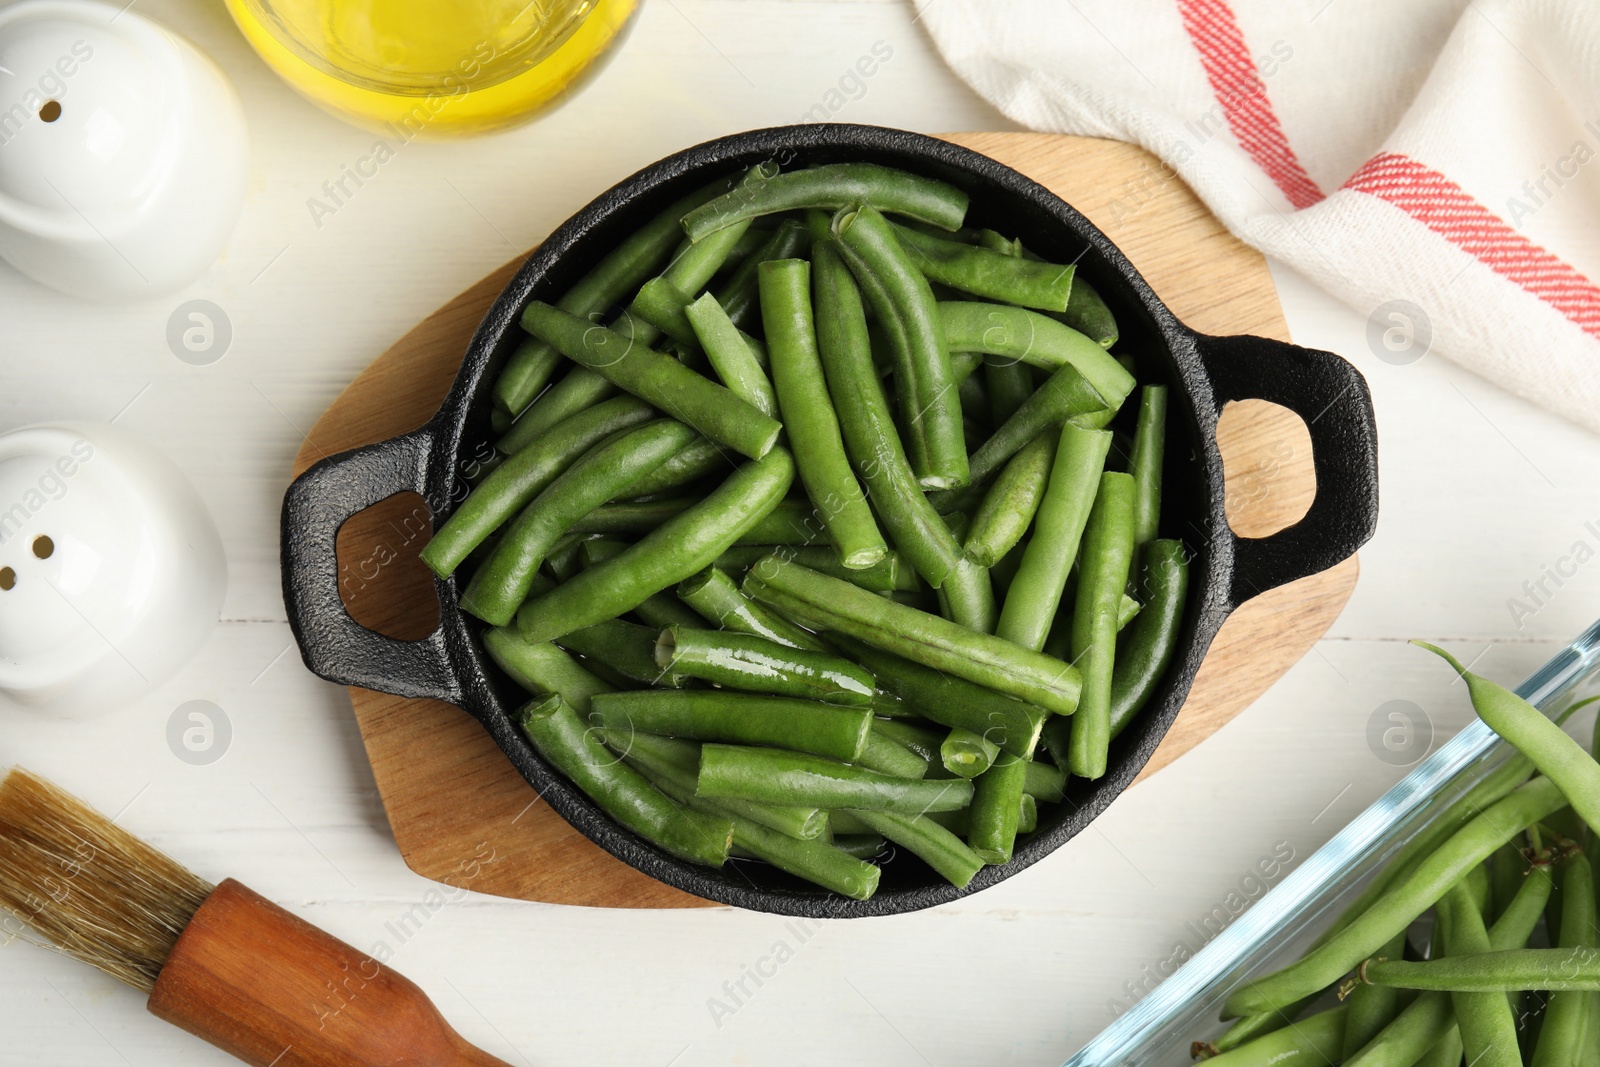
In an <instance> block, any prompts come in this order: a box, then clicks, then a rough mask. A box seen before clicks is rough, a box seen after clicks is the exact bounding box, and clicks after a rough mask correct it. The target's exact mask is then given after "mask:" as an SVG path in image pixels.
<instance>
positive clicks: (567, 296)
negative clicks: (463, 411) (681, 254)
mask: <svg viewBox="0 0 1600 1067" xmlns="http://www.w3.org/2000/svg"><path fill="white" fill-rule="evenodd" d="M727 191H728V182H727V180H726V179H722V180H718V181H715V182H712V183H711V184H709V185H706V186H704V187H702V188H700V189H697V190H695V191H694V192H692V193H690V194H689V195H688V196H686V197H683V198H682V199H680V200H677V201H676V202H674V203H673V204H672V205H671V206H669V207H668V208H667V209H666V210H665V211H663V212H661V214H659V215H657V216H656V217H655V218H653V219H651V220H650V221H649V222H647V223H645V224H644V225H643V226H641V227H639V229H637V230H635V231H634V232H633V233H632V234H630V235H629V236H628V237H627V238H626V239H625V240H624V241H623V242H622V243H621V244H619V245H617V247H615V248H613V249H612V250H611V251H610V252H607V253H606V254H605V256H604V257H602V258H601V260H600V262H599V263H596V264H595V265H594V266H593V267H591V268H590V269H589V272H588V273H587V274H585V275H584V276H583V277H582V278H580V279H578V281H577V283H576V284H574V285H573V286H572V288H571V289H568V290H567V291H566V292H565V293H563V294H562V295H561V298H560V299H559V300H557V301H556V307H558V308H560V309H561V310H562V311H570V312H572V314H574V315H582V316H585V317H587V316H590V315H595V314H598V313H600V312H602V311H604V310H605V309H606V308H608V307H610V306H611V305H612V304H615V303H617V302H618V301H620V300H621V299H622V298H623V297H624V296H625V295H626V294H627V293H628V292H630V291H631V290H633V289H634V288H636V287H637V286H638V285H639V284H640V283H641V282H643V281H644V280H645V279H646V278H648V277H649V276H650V275H651V273H652V272H654V271H655V270H656V268H657V267H658V266H659V265H660V264H661V261H662V260H663V259H665V258H666V257H667V254H668V253H669V252H671V251H672V249H673V248H674V247H675V246H676V245H677V243H678V239H679V237H680V235H681V234H682V228H681V227H680V226H679V224H678V220H679V219H680V218H682V217H683V214H684V213H685V212H687V211H692V210H693V209H695V208H697V207H699V206H700V205H701V204H704V203H705V202H706V201H708V200H710V199H711V198H713V197H715V196H720V195H722V194H723V193H724V192H727ZM559 355H560V354H559V353H558V352H556V350H555V349H554V348H552V347H551V346H550V345H547V344H545V343H544V342H543V341H533V342H528V343H524V344H523V345H522V346H520V347H519V348H518V349H517V351H516V352H514V353H512V355H511V357H510V358H509V359H507V360H506V365H505V367H504V368H503V369H502V370H501V371H500V376H499V377H498V378H497V379H495V383H494V393H493V396H494V405H495V409H496V410H497V411H502V412H504V413H506V414H508V415H516V414H518V413H519V412H521V411H522V410H523V409H524V408H526V407H527V406H528V405H529V404H530V403H532V402H533V399H534V397H536V396H537V395H538V394H539V390H541V389H543V388H544V385H545V382H547V381H549V374H550V371H549V370H547V369H545V368H546V367H547V366H548V367H550V368H552V369H553V367H554V364H555V362H557V361H558V359H559ZM541 377H542V380H541Z"/></svg>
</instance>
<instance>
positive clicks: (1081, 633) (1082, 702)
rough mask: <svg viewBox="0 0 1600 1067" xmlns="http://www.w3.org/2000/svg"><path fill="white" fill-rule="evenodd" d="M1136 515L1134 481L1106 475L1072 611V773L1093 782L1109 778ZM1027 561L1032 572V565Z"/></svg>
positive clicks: (1085, 535) (1097, 497)
mask: <svg viewBox="0 0 1600 1067" xmlns="http://www.w3.org/2000/svg"><path fill="white" fill-rule="evenodd" d="M1133 514H1134V484H1133V478H1132V476H1130V475H1127V474H1122V473H1120V472H1116V471H1107V472H1106V473H1105V474H1102V475H1101V476H1100V492H1099V493H1097V494H1096V495H1095V501H1094V510H1093V511H1092V512H1090V514H1089V524H1088V526H1087V527H1085V529H1084V532H1083V562H1082V564H1081V567H1080V574H1079V578H1078V598H1077V603H1076V604H1075V605H1074V607H1073V611H1072V661H1073V663H1075V664H1077V666H1078V670H1079V671H1081V672H1082V675H1083V691H1082V694H1081V696H1080V697H1079V701H1078V711H1077V714H1075V715H1074V716H1073V717H1072V742H1071V746H1070V748H1069V753H1070V755H1069V758H1068V763H1067V769H1068V770H1069V771H1071V772H1072V773H1073V774H1075V775H1078V776H1079V777H1080V778H1088V779H1091V780H1093V779H1095V778H1100V777H1102V776H1103V775H1104V774H1105V773H1106V763H1107V761H1108V759H1109V757H1110V749H1111V676H1112V673H1113V672H1114V670H1115V667H1116V662H1115V661H1116V654H1117V629H1118V627H1117V612H1118V609H1119V608H1120V606H1121V603H1122V591H1123V589H1125V588H1126V587H1127V585H1128V571H1129V568H1130V566H1131V564H1132V560H1133ZM1037 542H1038V538H1035V539H1034V543H1037ZM1029 547H1032V546H1031V545H1030V546H1029ZM1022 562H1023V566H1024V567H1026V566H1027V562H1028V561H1027V560H1026V559H1024V560H1023V561H1022Z"/></svg>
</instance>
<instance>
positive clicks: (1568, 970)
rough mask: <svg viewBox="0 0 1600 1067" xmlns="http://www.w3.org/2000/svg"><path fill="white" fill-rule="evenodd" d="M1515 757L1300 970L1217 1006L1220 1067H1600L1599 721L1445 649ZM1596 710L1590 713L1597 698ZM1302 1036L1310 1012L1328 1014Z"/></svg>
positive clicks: (1214, 1055) (1314, 1019) (1319, 943)
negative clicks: (1578, 729)
mask: <svg viewBox="0 0 1600 1067" xmlns="http://www.w3.org/2000/svg"><path fill="white" fill-rule="evenodd" d="M1416 643H1417V644H1419V645H1421V646H1422V647H1423V648H1426V649H1428V650H1429V651H1431V652H1434V653H1436V654H1438V655H1439V656H1441V657H1443V658H1444V660H1445V661H1446V662H1447V663H1449V664H1450V666H1451V667H1452V668H1454V669H1455V671H1456V672H1457V673H1458V674H1459V675H1460V676H1461V678H1462V679H1463V680H1464V681H1465V682H1466V685H1467V691H1468V693H1469V695H1470V696H1471V699H1472V704H1473V708H1474V709H1475V710H1476V711H1477V713H1478V716H1479V718H1481V719H1482V720H1483V721H1484V722H1486V723H1488V724H1489V725H1490V726H1491V727H1493V728H1494V730H1495V731H1496V732H1497V733H1498V734H1500V736H1501V737H1502V738H1504V739H1505V740H1506V741H1507V742H1509V743H1510V744H1511V745H1512V747H1513V748H1515V749H1516V754H1515V755H1514V756H1513V757H1512V758H1511V759H1509V760H1507V761H1506V762H1505V763H1504V764H1503V765H1502V766H1500V767H1498V768H1497V769H1495V770H1494V771H1492V772H1491V773H1489V774H1488V775H1486V776H1485V777H1484V778H1483V779H1482V780H1481V781H1480V782H1479V783H1478V784H1477V785H1475V786H1473V787H1472V788H1471V789H1469V790H1468V791H1466V792H1465V793H1463V794H1462V795H1461V796H1460V797H1459V798H1458V799H1456V800H1455V801H1453V802H1452V803H1450V804H1449V805H1448V806H1447V807H1446V808H1444V810H1442V811H1440V812H1438V813H1437V814H1436V815H1434V816H1433V817H1432V818H1431V819H1430V821H1429V823H1428V824H1427V825H1426V826H1424V827H1423V828H1422V829H1421V830H1420V831H1419V832H1418V833H1417V834H1416V835H1415V836H1414V837H1413V838H1412V839H1411V840H1410V841H1408V842H1407V843H1406V844H1405V845H1403V846H1402V847H1401V848H1400V849H1399V851H1398V852H1397V853H1396V854H1395V856H1394V857H1393V858H1391V860H1390V861H1389V864H1388V866H1387V867H1386V868H1385V869H1383V870H1382V871H1380V872H1379V873H1378V874H1377V875H1376V876H1375V878H1374V879H1373V880H1372V882H1371V883H1370V885H1369V886H1368V887H1367V889H1366V890H1364V891H1363V892H1362V893H1361V895H1360V896H1359V897H1358V898H1357V899H1356V900H1355V901H1354V902H1353V903H1352V904H1351V905H1349V906H1348V908H1347V909H1346V910H1345V912H1344V913H1343V914H1342V915H1340V916H1339V917H1338V918H1337V919H1336V920H1335V921H1334V923H1333V924H1332V925H1331V926H1330V927H1329V928H1328V930H1327V931H1325V932H1324V933H1323V935H1322V936H1321V937H1319V938H1318V939H1317V940H1316V941H1315V942H1313V943H1312V946H1311V949H1310V950H1309V951H1308V952H1307V953H1306V954H1305V955H1304V956H1303V957H1301V958H1300V959H1299V960H1298V961H1296V962H1295V963H1293V964H1291V965H1290V966H1289V967H1287V968H1284V969H1283V970H1281V971H1278V972H1276V973H1273V974H1269V975H1265V976H1262V977H1257V978H1252V979H1251V980H1250V981H1248V982H1247V983H1245V984H1244V985H1243V986H1242V987H1240V988H1239V989H1237V990H1235V991H1234V993H1233V994H1232V995H1231V996H1230V997H1229V998H1228V1001H1227V1006H1226V1009H1225V1014H1226V1015H1227V1016H1228V1017H1237V1019H1238V1021H1237V1022H1235V1023H1234V1024H1233V1026H1232V1027H1231V1028H1230V1029H1229V1030H1227V1031H1226V1032H1225V1033H1224V1034H1223V1035H1222V1036H1221V1037H1219V1038H1217V1039H1216V1040H1215V1041H1210V1042H1196V1043H1195V1045H1194V1053H1195V1055H1196V1057H1197V1058H1203V1059H1205V1060H1206V1061H1207V1062H1208V1063H1209V1064H1214V1065H1216V1067H1267V1065H1269V1064H1277V1063H1282V1062H1288V1061H1291V1060H1292V1061H1293V1062H1294V1063H1295V1064H1306V1065H1311V1064H1323V1065H1332V1064H1344V1065H1345V1067H1411V1065H1413V1064H1415V1065H1422V1067H1460V1065H1461V1064H1463V1063H1465V1064H1467V1065H1469V1067H1473V1065H1482V1067H1525V1065H1526V1067H1556V1065H1558V1064H1559V1065H1561V1067H1578V1065H1580V1064H1584V1065H1588V1064H1600V927H1597V925H1596V913H1597V900H1596V887H1595V881H1596V880H1595V869H1594V864H1595V863H1596V862H1597V861H1600V805H1597V801H1600V761H1597V760H1596V758H1595V752H1596V749H1600V721H1597V723H1596V729H1595V736H1594V741H1593V743H1592V744H1591V746H1590V748H1589V749H1588V750H1585V748H1584V746H1583V745H1581V744H1579V743H1578V742H1577V741H1576V740H1574V739H1573V738H1572V737H1571V736H1570V735H1569V734H1568V733H1567V732H1566V730H1564V729H1563V728H1562V725H1561V724H1562V723H1563V722H1564V721H1565V720H1566V718H1567V717H1569V716H1570V715H1571V714H1572V713H1573V712H1574V711H1577V710H1578V709H1579V708H1581V707H1583V706H1585V705H1587V704H1589V703H1591V701H1590V700H1585V701H1580V702H1578V703H1576V704H1573V705H1571V706H1569V707H1568V708H1567V709H1566V710H1565V711H1563V712H1562V714H1561V716H1560V717H1558V718H1557V719H1554V720H1552V719H1550V718H1547V717H1546V716H1545V715H1544V714H1543V713H1542V712H1540V711H1539V709H1537V708H1535V707H1533V706H1532V705H1531V704H1529V703H1528V702H1527V701H1525V700H1523V699H1522V698H1520V697H1518V696H1517V695H1516V694H1515V693H1513V692H1511V691H1510V690H1508V689H1506V688H1504V687H1502V686H1500V685H1498V684H1496V683H1494V682H1492V681H1490V680H1489V679H1487V678H1484V677H1482V676H1480V675H1477V674H1474V673H1472V672H1471V671H1469V670H1467V669H1466V668H1465V667H1463V666H1462V665H1461V664H1460V663H1459V662H1458V661H1457V660H1456V659H1455V658H1454V657H1453V656H1451V655H1450V654H1449V653H1448V652H1445V651H1444V650H1443V649H1439V648H1436V647H1434V646H1432V645H1427V644H1423V643H1422V642H1420V641H1419V642H1416ZM1593 699H1600V698H1593ZM1336 1001H1342V1002H1343V1003H1342V1004H1339V1006H1337V1007H1329V1008H1328V1010H1324V1011H1321V1012H1319V1013H1318V1014H1315V1015H1313V1016H1310V1017H1309V1018H1306V1019H1301V1018H1300V1015H1301V1014H1302V1013H1303V1012H1306V1011H1308V1010H1310V1009H1313V1008H1315V1007H1318V1006H1319V1005H1321V1006H1327V1005H1332V1004H1334V1003H1335V1002H1336Z"/></svg>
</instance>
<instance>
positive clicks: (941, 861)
mask: <svg viewBox="0 0 1600 1067" xmlns="http://www.w3.org/2000/svg"><path fill="white" fill-rule="evenodd" d="M855 814H856V815H857V817H859V818H860V819H861V821H862V822H864V823H866V824H867V825H868V826H870V827H871V828H872V829H873V830H875V831H877V832H878V833H880V834H882V835H883V836H884V837H886V838H888V839H889V840H890V841H893V842H894V843H895V844H897V845H899V846H900V847H901V848H904V849H906V850H908V851H910V852H911V853H913V854H914V855H916V856H917V857H919V858H920V859H921V860H922V862H924V863H926V864H927V865H928V866H929V867H932V868H933V869H934V870H935V871H936V872H938V873H939V874H940V875H942V876H943V877H944V878H945V880H946V881H948V882H949V883H950V884H951V885H953V886H955V887H956V888H957V889H965V888H966V887H967V885H968V883H970V882H971V881H972V878H973V876H974V875H976V874H977V873H978V872H979V871H981V870H983V858H982V857H981V856H979V855H978V854H977V853H976V852H974V851H973V850H972V849H970V848H968V847H967V844H966V842H964V841H962V840H961V838H959V837H957V836H956V835H955V834H953V833H951V832H950V831H949V830H946V829H945V828H944V827H943V826H940V825H939V824H938V823H937V822H935V821H934V820H933V819H931V818H929V817H928V816H927V815H926V814H903V813H895V812H886V811H858V812H856V813H855Z"/></svg>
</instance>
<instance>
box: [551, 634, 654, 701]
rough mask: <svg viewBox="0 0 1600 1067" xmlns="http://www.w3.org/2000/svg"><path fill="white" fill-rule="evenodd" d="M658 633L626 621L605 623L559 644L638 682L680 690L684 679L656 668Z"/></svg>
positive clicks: (566, 636) (565, 637)
mask: <svg viewBox="0 0 1600 1067" xmlns="http://www.w3.org/2000/svg"><path fill="white" fill-rule="evenodd" d="M657 632H658V631H656V630H655V629H654V628H652V627H649V626H640V625H639V624H638V623H636V622H628V621H627V620H625V619H605V620H603V621H601V622H597V623H595V624H593V625H592V626H584V627H582V628H580V629H577V630H573V631H572V632H570V633H565V634H562V635H560V636H559V637H557V638H556V644H558V645H560V646H561V647H562V648H565V649H567V650H568V651H569V652H576V653H577V654H578V655H580V656H583V657H584V658H585V659H587V660H589V661H591V662H595V663H601V664H604V665H605V666H607V667H610V668H611V669H612V670H614V671H616V672H617V673H618V674H620V675H622V676H623V677H624V678H629V679H632V680H633V681H635V682H644V683H645V684H646V685H666V686H671V687H673V688H678V687H680V686H682V685H683V684H684V679H683V678H681V677H679V676H678V675H676V674H673V673H672V672H670V671H664V670H662V669H661V668H660V667H659V666H658V665H657V664H656V656H655V649H656V634H657Z"/></svg>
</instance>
